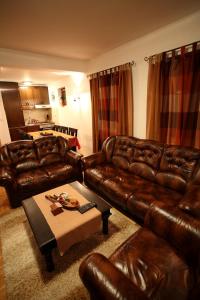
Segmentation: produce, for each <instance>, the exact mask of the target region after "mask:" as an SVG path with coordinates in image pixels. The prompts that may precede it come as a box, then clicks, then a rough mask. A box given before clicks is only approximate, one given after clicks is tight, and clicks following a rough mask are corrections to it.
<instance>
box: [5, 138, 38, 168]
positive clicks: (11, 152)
mask: <svg viewBox="0 0 200 300" xmlns="http://www.w3.org/2000/svg"><path fill="white" fill-rule="evenodd" d="M6 148H7V155H8V159H9V160H10V164H11V165H12V166H13V167H14V168H15V170H16V171H17V172H18V173H21V172H24V171H26V170H29V169H34V168H37V167H38V166H39V161H38V158H37V154H36V151H35V146H34V143H33V141H28V140H27V141H25V140H22V141H15V142H12V143H10V144H7V146H6Z"/></svg>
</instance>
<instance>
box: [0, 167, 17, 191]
mask: <svg viewBox="0 0 200 300" xmlns="http://www.w3.org/2000/svg"><path fill="white" fill-rule="evenodd" d="M14 175H15V174H14V172H13V171H12V169H11V168H9V167H4V166H0V185H2V186H5V185H6V184H7V183H15V176H14Z"/></svg>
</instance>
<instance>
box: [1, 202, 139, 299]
mask: <svg viewBox="0 0 200 300" xmlns="http://www.w3.org/2000/svg"><path fill="white" fill-rule="evenodd" d="M138 229H139V225H137V224H135V223H134V222H133V221H131V220H129V219H128V218H127V217H125V216H124V215H123V214H121V213H120V212H118V211H117V210H115V209H112V215H111V216H110V218H109V234H108V235H103V234H102V233H101V232H98V233H96V234H94V235H93V236H92V237H90V238H88V239H87V240H85V241H82V242H80V243H78V244H75V245H74V246H72V247H71V248H70V249H69V250H68V252H67V253H66V254H65V255H64V256H62V257H61V256H60V255H59V254H58V252H57V250H56V249H55V252H54V253H53V259H54V262H55V267H56V269H55V271H53V272H51V273H48V272H46V269H45V264H44V260H43V257H42V255H41V254H40V252H39V250H38V248H37V245H36V243H35V240H34V237H33V234H32V232H31V229H30V227H29V223H28V221H27V219H26V216H25V214H24V211H23V208H22V207H20V208H17V209H15V210H11V211H10V212H9V213H7V214H6V215H4V216H2V217H1V218H0V237H1V242H2V255H3V269H4V276H5V282H6V291H7V298H8V299H15V300H18V299H20V300H22V299H23V300H26V299H29V300H30V299H35V300H36V299H37V300H38V299H40V300H43V299H44V300H46V299H48V300H51V299H54V300H64V299H70V300H73V299H74V300H75V299H76V300H85V299H89V294H88V292H87V290H86V289H85V287H84V286H83V284H82V282H81V280H80V278H79V273H78V270H79V266H80V263H81V261H82V260H83V259H84V257H86V256H87V255H88V254H89V253H91V252H99V253H102V254H104V255H105V256H106V257H109V255H111V253H112V252H113V251H114V249H116V248H117V247H118V246H119V245H120V244H121V243H123V242H124V241H125V240H126V239H127V238H128V237H129V236H130V235H132V234H133V233H134V232H135V231H136V230H138Z"/></svg>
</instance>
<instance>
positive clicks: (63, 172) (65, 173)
mask: <svg viewBox="0 0 200 300" xmlns="http://www.w3.org/2000/svg"><path fill="white" fill-rule="evenodd" d="M43 170H44V171H45V172H46V173H47V174H48V176H49V177H50V178H51V179H56V180H66V179H68V178H70V177H71V176H72V174H73V167H72V166H71V165H68V164H65V163H62V162H61V163H54V164H51V165H49V166H46V167H44V168H43Z"/></svg>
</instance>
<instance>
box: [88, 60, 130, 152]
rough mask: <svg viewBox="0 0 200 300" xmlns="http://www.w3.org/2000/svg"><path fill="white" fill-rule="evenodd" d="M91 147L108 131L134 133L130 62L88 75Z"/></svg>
mask: <svg viewBox="0 0 200 300" xmlns="http://www.w3.org/2000/svg"><path fill="white" fill-rule="evenodd" d="M90 91H91V99H92V121H93V124H92V125H93V151H94V152H96V151H99V150H100V149H101V146H102V143H103V141H104V140H105V139H106V138H107V137H108V136H110V135H132V134H133V89H132V67H131V64H125V65H121V66H118V67H115V68H112V69H109V70H106V71H102V72H99V73H96V74H92V75H91V79H90Z"/></svg>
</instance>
